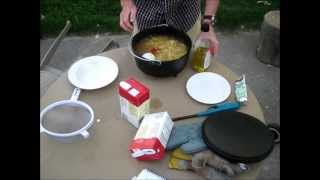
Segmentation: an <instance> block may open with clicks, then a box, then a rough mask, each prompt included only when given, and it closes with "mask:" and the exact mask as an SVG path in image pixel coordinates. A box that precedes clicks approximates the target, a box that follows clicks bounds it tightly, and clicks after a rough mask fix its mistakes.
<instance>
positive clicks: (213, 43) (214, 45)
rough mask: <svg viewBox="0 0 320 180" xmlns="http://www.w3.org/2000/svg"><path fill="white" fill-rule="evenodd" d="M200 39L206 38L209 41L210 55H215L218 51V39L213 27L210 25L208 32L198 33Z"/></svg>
mask: <svg viewBox="0 0 320 180" xmlns="http://www.w3.org/2000/svg"><path fill="white" fill-rule="evenodd" d="M199 38H200V39H206V40H208V41H209V51H210V53H211V54H212V55H217V54H218V51H219V41H218V39H217V36H216V34H215V32H214V30H213V28H212V27H211V26H210V28H209V31H208V32H201V33H200V35H199Z"/></svg>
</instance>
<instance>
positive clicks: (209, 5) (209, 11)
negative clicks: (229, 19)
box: [204, 0, 219, 15]
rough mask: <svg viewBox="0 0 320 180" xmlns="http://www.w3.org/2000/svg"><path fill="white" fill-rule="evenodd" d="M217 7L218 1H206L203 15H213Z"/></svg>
mask: <svg viewBox="0 0 320 180" xmlns="http://www.w3.org/2000/svg"><path fill="white" fill-rule="evenodd" d="M218 6H219V0H206V7H205V12H204V15H215V14H216V12H217V9H218Z"/></svg>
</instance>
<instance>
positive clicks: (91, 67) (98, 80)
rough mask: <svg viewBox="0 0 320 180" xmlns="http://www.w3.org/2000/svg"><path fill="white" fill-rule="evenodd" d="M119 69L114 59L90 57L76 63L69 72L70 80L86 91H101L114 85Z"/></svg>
mask: <svg viewBox="0 0 320 180" xmlns="http://www.w3.org/2000/svg"><path fill="white" fill-rule="evenodd" d="M118 73H119V68H118V65H117V63H115V62H114V61H113V60H112V59H110V58H108V57H103V56H90V57H86V58H83V59H81V60H79V61H77V62H75V63H74V64H73V65H72V66H71V67H70V69H69V71H68V79H69V81H70V82H71V84H73V85H74V86H76V87H78V88H80V89H85V90H92V89H99V88H102V87H105V86H107V85H108V84H110V83H112V82H113V81H114V80H115V79H116V77H117V76H118Z"/></svg>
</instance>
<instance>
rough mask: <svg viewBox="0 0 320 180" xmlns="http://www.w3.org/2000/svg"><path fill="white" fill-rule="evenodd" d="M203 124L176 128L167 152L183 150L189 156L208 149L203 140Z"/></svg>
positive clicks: (170, 138)
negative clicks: (177, 149)
mask: <svg viewBox="0 0 320 180" xmlns="http://www.w3.org/2000/svg"><path fill="white" fill-rule="evenodd" d="M201 128H202V122H197V123H191V124H184V125H179V126H175V127H173V129H172V132H171V134H170V137H169V141H168V144H167V147H166V150H173V149H176V148H181V149H182V150H183V151H184V152H185V153H187V154H193V153H197V152H200V151H203V150H206V149H207V145H206V144H205V143H204V141H203V139H202V131H201Z"/></svg>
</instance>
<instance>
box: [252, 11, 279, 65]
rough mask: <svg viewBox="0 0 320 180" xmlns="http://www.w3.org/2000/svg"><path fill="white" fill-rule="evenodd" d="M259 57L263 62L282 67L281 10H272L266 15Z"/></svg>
mask: <svg viewBox="0 0 320 180" xmlns="http://www.w3.org/2000/svg"><path fill="white" fill-rule="evenodd" d="M257 58H258V59H259V60H260V61H261V62H263V63H266V64H271V65H274V66H277V67H280V11H270V12H268V13H267V14H266V15H265V16H264V21H263V23H262V26H261V32H260V39H259V44H258V48H257Z"/></svg>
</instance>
